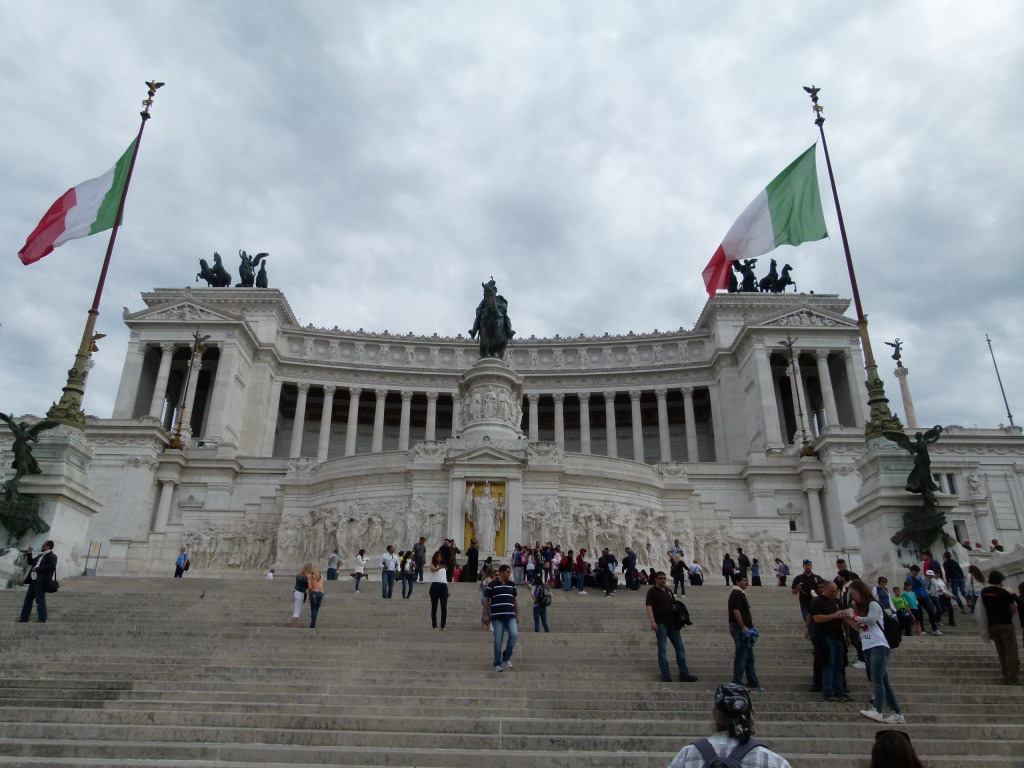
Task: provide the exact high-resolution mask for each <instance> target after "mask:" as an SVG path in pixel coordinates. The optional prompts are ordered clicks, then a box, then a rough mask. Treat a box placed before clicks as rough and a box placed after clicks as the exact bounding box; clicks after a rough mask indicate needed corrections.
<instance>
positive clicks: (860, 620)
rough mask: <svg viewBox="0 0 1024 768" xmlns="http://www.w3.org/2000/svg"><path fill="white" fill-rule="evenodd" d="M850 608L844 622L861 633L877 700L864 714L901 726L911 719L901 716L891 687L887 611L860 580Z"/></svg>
mask: <svg viewBox="0 0 1024 768" xmlns="http://www.w3.org/2000/svg"><path fill="white" fill-rule="evenodd" d="M850 606H851V607H850V608H849V609H847V611H846V617H845V619H844V621H845V622H846V623H847V624H848V625H849V626H850V628H851V629H853V630H856V631H857V632H859V633H860V641H861V647H862V648H863V649H864V657H865V659H866V660H867V665H868V672H870V674H871V685H872V686H873V688H874V696H873V697H872V699H871V701H872V704H873V705H874V706H872V707H871V709H862V710H861V711H860V713H861V714H862V715H863V716H864V717H866V718H868V719H869V720H875V721H877V722H879V723H886V724H889V725H901V724H903V723H905V722H907V719H906V718H905V717H904V716H903V714H902V713H901V712H900V705H899V702H898V701H896V694H895V693H894V692H893V690H892V686H891V685H889V654H890V653H891V651H890V650H889V642H888V641H887V640H886V639H885V611H884V610H883V609H882V606H881V604H880V603H879V602H878V601H877V600H875V596H874V595H872V594H871V588H870V587H869V586H868V585H867V584H865V583H864V582H863V581H861V580H860V579H854V580H853V581H852V582H850ZM886 704H888V705H889V706H890V707H892V713H891V714H888V715H886V714H885V706H886Z"/></svg>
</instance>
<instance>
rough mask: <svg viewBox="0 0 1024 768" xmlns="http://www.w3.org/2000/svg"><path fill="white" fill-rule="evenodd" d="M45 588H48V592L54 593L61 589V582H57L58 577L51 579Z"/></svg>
mask: <svg viewBox="0 0 1024 768" xmlns="http://www.w3.org/2000/svg"><path fill="white" fill-rule="evenodd" d="M43 589H44V590H46V592H47V594H51V595H52V594H53V593H54V592H56V591H57V590H58V589H60V584H59V583H58V582H57V580H56V579H50V580H49V581H48V582H46V586H45V587H43Z"/></svg>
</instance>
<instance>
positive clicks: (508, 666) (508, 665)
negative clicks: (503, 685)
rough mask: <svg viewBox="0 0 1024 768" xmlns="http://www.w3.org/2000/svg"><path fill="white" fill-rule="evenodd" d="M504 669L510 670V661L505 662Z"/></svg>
mask: <svg viewBox="0 0 1024 768" xmlns="http://www.w3.org/2000/svg"><path fill="white" fill-rule="evenodd" d="M505 669H512V662H511V661H506V662H505Z"/></svg>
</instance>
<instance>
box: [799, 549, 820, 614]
mask: <svg viewBox="0 0 1024 768" xmlns="http://www.w3.org/2000/svg"><path fill="white" fill-rule="evenodd" d="M821 580H822V578H821V576H819V575H818V574H816V573H815V572H814V568H813V566H812V564H811V561H810V560H804V572H803V573H799V574H797V576H796V578H794V579H793V584H792V588H793V594H794V595H800V615H801V616H803V617H804V621H807V609H808V607H809V606H810V604H811V598H813V597H814V596H815V595H817V591H816V590H817V588H818V583H819V582H820V581H821Z"/></svg>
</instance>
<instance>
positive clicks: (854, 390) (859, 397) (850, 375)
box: [843, 350, 871, 427]
mask: <svg viewBox="0 0 1024 768" xmlns="http://www.w3.org/2000/svg"><path fill="white" fill-rule="evenodd" d="M843 362H844V363H846V377H847V379H848V380H849V382H850V384H849V387H850V399H851V401H852V402H851V403H850V406H851V410H852V411H853V418H854V419H855V421H856V423H855V424H854V426H855V427H862V426H864V425H865V424H867V422H868V418H870V415H871V413H870V411H869V410H868V394H867V393H868V390H867V387H866V386H865V384H864V382H865V381H866V380H867V374H866V373H865V372H864V371H863V370H858V368H857V364H856V363H855V362H854V354H853V352H851V351H850V350H845V351H844V352H843Z"/></svg>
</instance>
